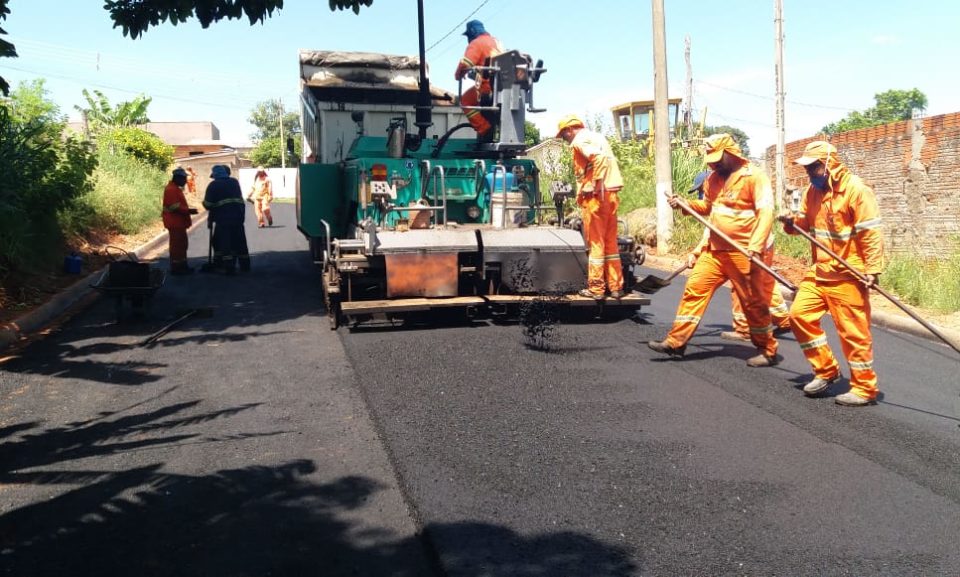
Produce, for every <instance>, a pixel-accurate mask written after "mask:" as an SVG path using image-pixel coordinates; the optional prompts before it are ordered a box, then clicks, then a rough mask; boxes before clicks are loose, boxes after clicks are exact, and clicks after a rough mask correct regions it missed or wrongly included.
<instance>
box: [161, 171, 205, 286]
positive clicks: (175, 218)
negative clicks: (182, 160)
mask: <svg viewBox="0 0 960 577" xmlns="http://www.w3.org/2000/svg"><path fill="white" fill-rule="evenodd" d="M186 184H187V171H186V170H184V169H182V168H179V167H178V168H175V169H173V173H172V177H171V179H170V182H168V183H167V186H166V187H165V188H164V189H163V213H162V217H163V227H164V228H166V229H167V236H169V238H170V274H172V275H181V274H190V273H192V272H193V269H192V268H190V267H189V266H187V247H188V240H187V229H188V228H190V224H191V219H190V215H191V214H196V213H197V211H196V210H195V209H192V208H190V207H189V206H187V199H186V197H185V196H184V195H183V187H184V186H185V185H186Z"/></svg>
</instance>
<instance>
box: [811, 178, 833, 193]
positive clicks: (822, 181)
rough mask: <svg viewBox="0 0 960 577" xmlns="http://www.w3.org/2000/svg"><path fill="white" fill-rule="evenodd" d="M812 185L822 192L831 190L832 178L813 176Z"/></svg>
mask: <svg viewBox="0 0 960 577" xmlns="http://www.w3.org/2000/svg"><path fill="white" fill-rule="evenodd" d="M810 184H812V185H813V186H815V187H817V188H819V189H820V190H830V177H829V176H827V175H826V174H824V175H823V176H811V177H810Z"/></svg>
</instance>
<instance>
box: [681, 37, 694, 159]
mask: <svg viewBox="0 0 960 577" xmlns="http://www.w3.org/2000/svg"><path fill="white" fill-rule="evenodd" d="M683 43H684V50H683V59H684V60H685V61H686V63H687V106H686V112H685V113H684V115H683V123H684V127H685V129H686V131H687V140H690V139H691V138H693V66H691V65H690V35H689V34H688V35H687V36H686V37H684V39H683Z"/></svg>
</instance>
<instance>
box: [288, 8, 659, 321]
mask: <svg viewBox="0 0 960 577" xmlns="http://www.w3.org/2000/svg"><path fill="white" fill-rule="evenodd" d="M423 53H424V50H423V33H422V22H421V33H420V56H419V57H416V56H399V55H387V54H377V53H367V52H342V51H323V50H301V51H300V53H299V65H300V86H301V98H300V103H301V119H302V126H303V133H302V139H303V157H302V159H301V163H300V165H299V174H298V179H297V196H296V210H297V226H298V228H299V230H300V232H301V233H303V235H304V236H305V237H306V239H307V241H308V244H309V248H310V253H311V255H312V256H313V259H314V262H315V263H316V264H317V265H319V267H320V270H321V277H322V285H323V298H324V302H325V305H326V310H327V313H328V315H329V317H330V323H331V328H337V327H339V326H341V324H343V323H344V322H345V321H347V322H360V321H364V320H366V319H370V318H380V317H387V318H390V317H394V316H402V315H404V314H407V313H411V312H415V311H430V310H436V309H446V308H450V307H457V308H462V309H464V310H465V311H467V312H468V313H470V314H497V313H509V311H510V310H511V307H512V306H514V305H522V303H525V302H530V301H531V300H535V299H544V298H549V299H552V302H555V303H557V304H558V305H559V306H571V307H594V308H595V309H597V310H598V313H602V311H603V310H608V309H611V308H616V309H620V310H623V309H624V308H633V309H637V308H639V307H640V306H642V305H645V304H648V303H649V299H646V298H645V297H642V296H640V295H636V294H628V295H627V296H625V297H624V298H622V299H619V300H614V299H607V300H606V301H603V302H599V303H598V302H595V301H594V300H593V299H590V298H584V297H581V296H578V295H577V294H576V293H577V291H578V290H579V289H581V288H583V287H585V286H586V268H587V252H586V246H585V242H584V238H583V235H582V233H581V232H580V230H578V228H577V227H576V222H577V221H576V219H570V218H567V215H565V214H564V205H565V204H566V205H569V202H568V201H569V200H571V198H572V197H573V191H572V187H571V186H569V185H565V184H563V183H554V184H553V186H552V187H551V190H550V191H541V183H540V171H539V169H538V167H537V165H536V164H535V162H534V161H533V160H532V159H530V158H525V157H524V156H523V153H524V151H525V148H526V147H525V145H524V122H525V115H526V113H527V112H536V111H537V109H536V108H535V107H534V104H533V91H534V85H535V84H536V83H537V82H538V80H539V78H540V76H541V75H542V74H544V73H545V72H546V69H545V68H544V67H543V64H542V63H541V62H537V63H534V62H533V60H532V58H530V56H529V55H527V54H525V53H522V52H519V51H517V50H509V51H506V52H504V53H503V54H501V55H499V56H497V57H495V58H493V59H492V60H491V61H490V62H487V63H483V64H484V65H483V66H477V67H476V69H475V70H473V71H471V74H472V76H473V77H474V78H476V77H480V76H481V75H482V76H483V77H486V78H489V79H490V80H491V83H492V86H493V94H492V98H490V99H488V100H487V101H481V103H480V104H479V105H478V106H477V109H478V110H479V111H480V112H481V113H482V114H484V116H485V117H486V118H487V119H488V120H489V121H490V122H491V124H492V125H493V126H495V127H496V137H495V138H494V139H493V140H492V141H485V140H489V139H481V138H479V137H478V136H477V134H476V132H475V131H473V129H472V128H471V126H470V124H469V123H468V122H466V117H465V115H464V112H463V110H462V109H461V107H460V106H459V98H458V97H457V96H456V95H454V94H452V93H450V92H447V91H445V90H441V89H438V88H436V87H431V86H430V82H429V79H428V76H427V66H426V62H425V60H424V57H423ZM468 76H470V75H468ZM461 89H462V87H461ZM458 93H459V90H458ZM571 221H573V224H571ZM620 252H621V260H622V262H623V265H624V276H625V279H626V282H627V286H626V287H625V288H626V289H627V291H628V293H629V289H630V288H632V285H633V284H634V283H635V279H636V277H635V275H634V267H635V266H636V265H637V264H639V262H640V261H641V260H642V255H643V252H642V248H641V247H638V246H636V245H635V243H634V241H633V240H632V239H630V238H629V237H622V238H621V239H620Z"/></svg>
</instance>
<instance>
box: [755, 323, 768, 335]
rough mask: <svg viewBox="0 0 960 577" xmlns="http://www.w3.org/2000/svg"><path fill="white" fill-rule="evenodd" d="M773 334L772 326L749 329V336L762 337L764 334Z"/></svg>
mask: <svg viewBox="0 0 960 577" xmlns="http://www.w3.org/2000/svg"><path fill="white" fill-rule="evenodd" d="M772 332H773V325H767V326H765V327H750V334H751V335H762V334H766V333H772Z"/></svg>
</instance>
